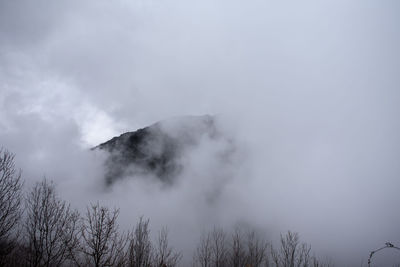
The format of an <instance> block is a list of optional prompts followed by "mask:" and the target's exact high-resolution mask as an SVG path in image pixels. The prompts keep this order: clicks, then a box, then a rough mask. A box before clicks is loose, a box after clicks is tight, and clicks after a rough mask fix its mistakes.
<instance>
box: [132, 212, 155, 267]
mask: <svg viewBox="0 0 400 267" xmlns="http://www.w3.org/2000/svg"><path fill="white" fill-rule="evenodd" d="M128 240H129V241H128V242H129V245H128V266H130V267H148V266H150V265H151V258H152V255H151V251H152V245H151V241H150V230H149V220H148V219H147V220H143V217H141V218H140V219H139V222H138V223H137V225H136V228H135V229H134V230H133V231H132V232H131V233H130V234H129V237H128Z"/></svg>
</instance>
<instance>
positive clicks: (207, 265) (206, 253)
mask: <svg viewBox="0 0 400 267" xmlns="http://www.w3.org/2000/svg"><path fill="white" fill-rule="evenodd" d="M118 214H119V210H118V209H110V208H108V207H104V206H101V205H100V204H99V203H95V204H91V205H89V206H88V207H87V210H86V213H85V214H79V212H78V211H76V210H74V209H72V208H71V207H70V205H69V204H68V203H67V202H66V201H64V200H62V199H60V198H59V197H58V195H57V192H56V190H55V186H54V184H53V183H52V182H50V181H48V180H46V179H44V180H43V181H41V182H38V183H36V184H35V185H34V186H33V188H32V189H31V190H29V192H28V193H27V194H23V181H22V178H21V172H20V171H17V170H16V168H15V164H14V155H13V154H12V153H10V152H8V151H7V150H4V149H1V150H0V266H96V267H100V266H131V267H167V266H168V267H170V266H171V267H172V266H182V265H183V264H182V263H181V260H182V254H181V253H180V252H178V251H175V250H174V249H173V248H172V247H171V246H170V244H169V242H168V230H167V229H166V228H163V229H162V230H161V231H160V232H159V233H158V236H157V240H155V241H152V240H151V238H150V228H149V220H148V219H143V218H140V219H139V220H138V222H137V223H136V225H135V226H134V227H133V228H132V230H131V231H128V232H123V231H121V230H120V229H119V226H118V222H117V219H118ZM189 265H191V266H193V267H195V266H199V267H228V266H233V267H247V266H248V267H250V266H251V267H256V266H276V267H319V266H332V265H331V264H329V263H322V262H320V261H319V260H318V259H317V258H316V257H315V256H313V255H312V254H311V246H310V245H307V244H305V243H301V242H300V241H299V235H298V234H297V233H292V232H288V233H287V234H285V235H281V240H280V244H279V246H277V247H275V246H273V245H271V244H269V243H268V242H267V241H266V240H263V239H262V238H260V237H259V235H257V234H256V232H254V231H250V232H249V231H246V232H245V231H242V230H240V229H236V230H235V231H234V232H233V233H226V232H225V231H224V230H223V229H222V228H214V229H213V230H212V231H211V232H209V233H206V234H203V235H202V237H201V240H200V241H199V244H198V246H197V249H196V250H195V252H194V255H193V260H192V263H191V264H189Z"/></svg>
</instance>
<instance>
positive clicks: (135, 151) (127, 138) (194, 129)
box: [93, 115, 234, 186]
mask: <svg viewBox="0 0 400 267" xmlns="http://www.w3.org/2000/svg"><path fill="white" fill-rule="evenodd" d="M204 140H213V141H217V142H218V141H219V140H225V141H228V142H229V144H230V146H228V148H227V149H225V151H221V153H220V154H219V156H218V159H217V160H219V161H221V162H220V164H222V165H223V164H224V162H225V163H226V162H227V161H228V160H229V157H230V156H231V155H232V153H233V152H234V143H233V141H232V140H228V139H227V137H226V136H225V135H224V134H223V133H222V131H220V130H219V129H218V126H217V123H216V118H215V117H214V116H210V115H203V116H181V117H175V118H171V119H166V120H163V121H159V122H157V123H154V124H152V125H150V126H147V127H144V128H142V129H138V130H136V131H133V132H126V133H123V134H121V135H120V136H118V137H114V138H112V139H111V140H109V141H107V142H104V143H102V144H100V145H98V146H97V147H95V148H93V150H96V149H100V150H103V151H106V152H108V153H107V158H106V160H105V169H106V172H105V182H106V184H107V185H108V186H109V185H111V184H113V183H114V182H116V181H117V180H119V179H123V178H124V177H125V178H126V177H149V176H150V177H156V178H157V179H159V180H160V181H162V182H163V183H165V184H172V183H173V182H174V180H175V179H176V178H177V177H178V176H179V175H180V174H181V173H182V170H183V169H184V165H185V155H186V153H190V151H191V150H193V149H195V148H196V147H198V146H199V144H200V143H201V142H202V141H204Z"/></svg>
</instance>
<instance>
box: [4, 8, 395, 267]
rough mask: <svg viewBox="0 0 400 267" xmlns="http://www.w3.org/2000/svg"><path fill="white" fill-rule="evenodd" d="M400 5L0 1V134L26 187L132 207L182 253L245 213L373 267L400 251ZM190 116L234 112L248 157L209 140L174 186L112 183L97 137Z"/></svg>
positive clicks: (226, 116)
mask: <svg viewBox="0 0 400 267" xmlns="http://www.w3.org/2000/svg"><path fill="white" fill-rule="evenodd" d="M399 15H400V2H398V1H395V0H393V1H323V2H322V1H293V2H281V3H275V2H272V1H257V0H250V1H239V0H230V1H227V0H213V1H212V0H203V1H195V0H191V1H183V0H182V1H179V0H164V1H162V0H132V1H127V0H126V1H123V0H120V1H105V0H104V1H63V2H60V1H40V0H37V1H18V0H0V145H1V146H4V147H5V148H7V149H9V150H11V151H12V152H14V153H16V161H17V165H18V167H20V168H21V169H22V170H23V177H24V179H25V180H26V186H27V187H29V186H30V185H31V184H32V183H33V182H34V181H37V180H39V179H41V178H42V177H43V176H44V175H45V176H47V177H48V178H50V179H53V180H54V181H55V182H56V184H57V186H58V189H59V192H60V194H61V195H62V196H63V197H64V198H65V199H67V200H68V201H70V202H71V203H72V204H73V206H74V207H76V208H78V209H80V210H84V209H85V206H86V205H87V204H88V203H89V202H91V201H96V200H101V201H102V202H104V203H105V204H108V205H110V206H113V205H116V206H119V207H121V215H120V223H121V226H122V227H124V228H127V227H128V226H130V225H133V224H135V223H136V221H137V219H138V217H139V216H140V215H144V216H145V217H149V218H150V219H151V225H152V230H153V231H154V232H156V231H157V230H158V229H159V228H160V227H161V226H162V225H168V227H169V228H170V234H171V239H172V242H173V243H174V244H175V245H176V247H177V248H179V249H181V250H184V248H188V247H190V246H191V245H190V244H192V243H195V242H197V241H198V240H197V238H198V235H200V233H201V231H202V230H204V229H207V228H208V227H211V226H213V225H222V226H225V227H227V228H228V227H231V226H233V225H235V224H238V223H239V224H249V225H251V226H252V227H255V228H257V229H260V231H263V232H265V234H266V236H267V237H268V238H270V239H271V240H274V239H276V238H277V237H278V236H279V233H280V232H284V231H286V230H288V229H290V230H293V231H298V232H299V233H300V235H301V237H302V240H303V241H307V242H309V243H311V244H312V245H313V249H314V250H315V251H316V252H317V253H318V254H319V255H321V256H325V255H326V256H329V257H331V258H332V259H334V260H335V261H336V262H337V263H338V264H337V265H338V266H342V265H344V263H347V264H348V265H349V266H354V265H355V264H356V265H360V263H361V262H364V264H365V263H366V260H367V257H368V253H369V251H370V250H372V249H374V248H377V247H380V246H381V245H383V244H384V242H386V241H392V242H393V243H395V244H397V245H400V228H399V225H400V215H399V209H398V205H399V201H400V194H399V193H398V189H399V188H400V179H399V178H400V177H399V174H400V164H399V163H400V162H399V159H400V140H399V136H400V120H399V114H400V105H399V101H400V91H399V85H400V73H399V72H400V52H399V47H400V27H399V25H400V16H399ZM188 114H191V115H201V114H218V115H219V116H220V119H219V125H220V127H221V129H223V130H224V131H225V132H226V133H227V134H228V135H229V136H231V137H232V138H234V140H235V142H236V144H237V153H236V154H235V160H234V162H232V168H221V167H220V166H218V165H216V164H215V161H213V155H215V153H218V151H219V149H223V146H224V144H223V143H222V144H213V143H212V141H210V140H205V142H204V144H203V145H202V146H200V147H199V148H198V149H197V150H196V151H193V153H191V154H190V155H188V156H187V163H188V164H187V167H186V169H185V173H184V174H183V175H182V177H181V180H180V181H181V183H179V184H178V185H177V186H176V187H174V188H170V189H168V190H164V189H162V188H161V187H160V186H159V185H157V184H154V183H150V182H147V181H144V180H129V181H124V182H123V183H120V184H117V185H116V186H115V187H114V188H113V189H112V190H108V191H105V190H104V188H102V186H101V179H102V167H101V162H102V159H103V156H104V155H100V154H94V153H92V152H90V151H89V150H88V149H89V148H91V147H93V146H95V145H97V144H99V143H101V142H104V141H106V140H108V139H109V138H111V137H113V136H115V135H119V134H121V133H122V132H125V131H129V130H136V129H137V128H140V127H144V126H147V125H149V124H151V123H154V122H156V121H158V120H162V119H165V118H169V117H173V116H179V115H188ZM227 177H228V178H227ZM210 194H211V195H212V196H213V197H212V198H211V200H210ZM188 253H189V252H188ZM190 253H191V252H190ZM393 253H394V252H392V254H393ZM389 254H390V253H389ZM392 254H391V255H392ZM396 256H397V259H399V256H398V255H396ZM188 257H191V255H188Z"/></svg>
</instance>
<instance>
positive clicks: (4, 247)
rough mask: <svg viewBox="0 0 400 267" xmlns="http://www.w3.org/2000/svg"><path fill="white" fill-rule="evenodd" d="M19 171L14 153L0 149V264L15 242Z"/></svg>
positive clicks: (18, 218)
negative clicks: (16, 168) (16, 167)
mask: <svg viewBox="0 0 400 267" xmlns="http://www.w3.org/2000/svg"><path fill="white" fill-rule="evenodd" d="M21 189H22V181H21V171H16V170H15V163H14V154H12V153H10V152H8V151H7V150H4V149H0V264H2V263H3V261H4V259H5V257H6V256H7V255H8V254H9V253H10V252H11V251H12V249H13V248H14V247H15V245H16V243H17V235H16V231H14V230H15V229H16V227H17V226H18V223H19V220H20V218H21V203H22V193H21Z"/></svg>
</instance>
